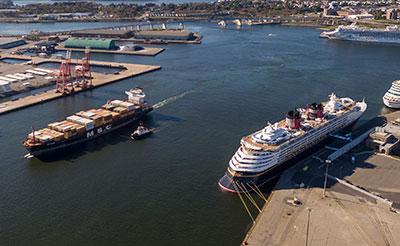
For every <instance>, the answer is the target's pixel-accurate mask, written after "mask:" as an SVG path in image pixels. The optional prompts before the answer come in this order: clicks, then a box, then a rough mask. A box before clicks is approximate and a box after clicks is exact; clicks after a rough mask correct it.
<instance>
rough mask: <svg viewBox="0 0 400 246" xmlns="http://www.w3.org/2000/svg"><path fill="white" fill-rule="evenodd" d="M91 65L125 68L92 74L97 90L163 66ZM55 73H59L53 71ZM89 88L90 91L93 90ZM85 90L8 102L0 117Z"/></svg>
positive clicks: (2, 105) (0, 106)
mask: <svg viewBox="0 0 400 246" xmlns="http://www.w3.org/2000/svg"><path fill="white" fill-rule="evenodd" d="M7 58H19V59H30V60H32V62H33V64H40V63H43V62H61V60H57V59H47V58H39V57H33V58H32V57H29V56H20V55H7ZM80 62H81V61H80V60H77V59H71V64H74V63H75V64H79V63H80ZM90 64H91V65H97V66H106V67H116V68H121V66H122V67H123V68H124V70H122V71H121V72H119V73H118V74H102V73H95V72H92V77H93V82H92V84H93V87H92V88H96V87H98V86H102V85H106V84H109V83H114V82H117V81H119V80H122V79H126V78H130V77H133V76H137V75H141V74H145V73H148V72H152V71H155V70H159V69H161V66H151V65H140V64H129V63H116V62H102V61H91V62H90ZM15 66H19V64H16V65H15ZM53 70H54V71H58V70H55V69H53ZM92 88H89V89H92ZM83 90H87V89H81V88H76V89H75V91H74V92H73V93H69V94H66V95H63V94H62V93H56V90H55V89H51V90H48V91H44V92H41V93H38V94H34V95H30V96H26V97H23V98H20V99H18V100H14V101H7V102H4V103H0V115H1V114H5V113H9V112H12V111H15V110H18V109H22V108H26V107H29V106H32V105H35V104H39V103H43V102H47V101H50V100H54V99H57V98H61V97H64V96H68V95H71V94H75V93H79V92H81V91H83Z"/></svg>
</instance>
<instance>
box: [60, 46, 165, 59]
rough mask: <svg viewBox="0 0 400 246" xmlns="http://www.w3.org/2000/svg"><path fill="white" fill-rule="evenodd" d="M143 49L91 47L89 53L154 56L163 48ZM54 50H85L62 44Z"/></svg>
mask: <svg viewBox="0 0 400 246" xmlns="http://www.w3.org/2000/svg"><path fill="white" fill-rule="evenodd" d="M143 48H144V49H143V50H137V51H131V50H129V51H122V50H95V49H91V50H90V53H103V54H122V55H139V56H156V55H158V54H160V53H161V52H163V51H164V50H165V49H164V48H156V47H143ZM55 49H56V50H64V51H66V50H71V51H77V52H85V49H75V48H65V47H64V46H63V45H59V46H56V48H55Z"/></svg>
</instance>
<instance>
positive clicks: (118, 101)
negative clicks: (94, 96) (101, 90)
mask: <svg viewBox="0 0 400 246" xmlns="http://www.w3.org/2000/svg"><path fill="white" fill-rule="evenodd" d="M121 103H123V101H121V100H113V101H111V104H112V105H114V106H116V107H119V105H120V104H121Z"/></svg>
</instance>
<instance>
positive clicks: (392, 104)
mask: <svg viewBox="0 0 400 246" xmlns="http://www.w3.org/2000/svg"><path fill="white" fill-rule="evenodd" d="M383 103H384V104H385V105H386V106H388V107H389V108H400V80H395V81H393V82H392V86H391V87H390V89H389V90H388V91H387V92H386V93H385V95H384V96H383Z"/></svg>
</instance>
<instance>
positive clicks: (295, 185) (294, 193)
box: [243, 168, 400, 246]
mask: <svg viewBox="0 0 400 246" xmlns="http://www.w3.org/2000/svg"><path fill="white" fill-rule="evenodd" d="M299 182H300V183H299ZM303 182H306V183H304V184H305V186H304V188H299V187H300V186H302V185H301V183H303ZM322 184H323V178H322V177H321V176H316V175H313V174H311V173H309V172H308V171H307V172H304V171H300V170H299V169H298V168H296V169H293V170H292V171H291V172H287V173H285V175H284V176H283V177H282V178H281V180H280V183H279V185H278V187H277V189H276V190H275V191H274V192H273V194H272V197H271V198H270V201H269V203H268V204H267V205H266V206H265V207H264V209H263V212H262V214H261V215H260V216H259V217H258V219H257V222H256V226H254V227H253V228H252V229H251V230H250V232H249V234H248V238H246V239H245V242H243V244H247V245H290V246H293V245H306V240H308V242H307V245H341V246H342V245H349V246H350V245H399V244H400V227H399V226H400V219H399V218H400V217H399V216H400V215H398V214H395V213H393V212H391V211H390V210H389V205H388V204H387V203H384V202H382V201H380V200H376V199H373V198H371V197H368V196H366V195H364V194H362V193H359V192H357V191H355V190H352V189H351V188H349V187H347V186H344V185H342V184H339V183H335V184H334V183H333V182H332V181H331V182H330V184H329V189H328V190H327V193H326V195H327V197H326V198H322V188H321V186H322ZM307 187H309V188H307ZM294 197H296V198H298V199H299V200H300V201H301V202H302V204H301V205H293V204H291V203H289V202H287V201H288V200H290V199H293V198H294ZM308 208H310V210H311V211H309V209H308ZM308 223H309V228H308V232H307V224H308Z"/></svg>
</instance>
